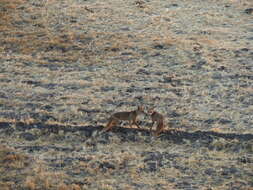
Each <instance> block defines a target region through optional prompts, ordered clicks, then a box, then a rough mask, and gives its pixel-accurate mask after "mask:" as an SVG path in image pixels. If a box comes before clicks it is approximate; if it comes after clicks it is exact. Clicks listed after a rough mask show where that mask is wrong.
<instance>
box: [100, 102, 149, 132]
mask: <svg viewBox="0 0 253 190" xmlns="http://www.w3.org/2000/svg"><path fill="white" fill-rule="evenodd" d="M141 114H146V113H145V112H144V108H143V106H138V108H137V109H136V110H133V111H130V112H126V111H125V112H116V113H114V114H113V115H112V116H111V117H110V118H109V120H108V123H107V125H106V127H105V128H104V129H103V131H102V132H107V131H109V130H111V128H112V127H114V126H115V125H117V124H118V123H119V121H129V123H130V126H131V127H132V126H133V124H134V125H136V126H137V127H138V128H139V129H140V126H139V125H138V124H137V122H136V120H137V116H138V115H141Z"/></svg>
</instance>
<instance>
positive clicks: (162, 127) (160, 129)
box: [155, 123, 164, 137]
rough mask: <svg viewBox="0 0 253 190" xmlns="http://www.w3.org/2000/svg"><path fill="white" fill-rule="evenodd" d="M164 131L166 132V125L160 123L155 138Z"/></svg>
mask: <svg viewBox="0 0 253 190" xmlns="http://www.w3.org/2000/svg"><path fill="white" fill-rule="evenodd" d="M163 131H164V125H163V123H159V124H158V125H157V128H156V132H155V136H156V137H157V136H158V135H159V134H160V133H162V132H163Z"/></svg>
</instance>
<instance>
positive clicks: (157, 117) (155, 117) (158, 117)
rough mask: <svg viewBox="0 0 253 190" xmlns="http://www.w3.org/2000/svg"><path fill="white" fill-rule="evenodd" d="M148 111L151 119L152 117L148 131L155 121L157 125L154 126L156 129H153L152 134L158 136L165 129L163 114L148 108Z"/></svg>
mask: <svg viewBox="0 0 253 190" xmlns="http://www.w3.org/2000/svg"><path fill="white" fill-rule="evenodd" d="M148 113H149V114H150V116H151V119H152V124H151V127H150V132H151V130H152V128H153V126H154V124H155V123H156V124H157V126H156V130H155V134H154V135H155V136H158V135H159V134H160V133H162V132H163V131H164V129H165V124H164V116H163V115H162V114H160V113H158V112H157V111H154V110H153V109H150V110H149V111H148Z"/></svg>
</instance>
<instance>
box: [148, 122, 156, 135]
mask: <svg viewBox="0 0 253 190" xmlns="http://www.w3.org/2000/svg"><path fill="white" fill-rule="evenodd" d="M154 124H155V122H154V121H153V122H152V124H151V126H150V129H149V132H150V133H151V131H152V128H153V126H154Z"/></svg>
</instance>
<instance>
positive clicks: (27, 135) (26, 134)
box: [20, 133, 38, 141]
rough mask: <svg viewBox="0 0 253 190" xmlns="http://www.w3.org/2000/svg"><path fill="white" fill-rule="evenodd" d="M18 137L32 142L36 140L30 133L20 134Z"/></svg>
mask: <svg viewBox="0 0 253 190" xmlns="http://www.w3.org/2000/svg"><path fill="white" fill-rule="evenodd" d="M20 137H21V138H23V139H25V140H27V141H34V140H36V139H38V137H37V136H36V135H34V134H32V133H21V134H20Z"/></svg>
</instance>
